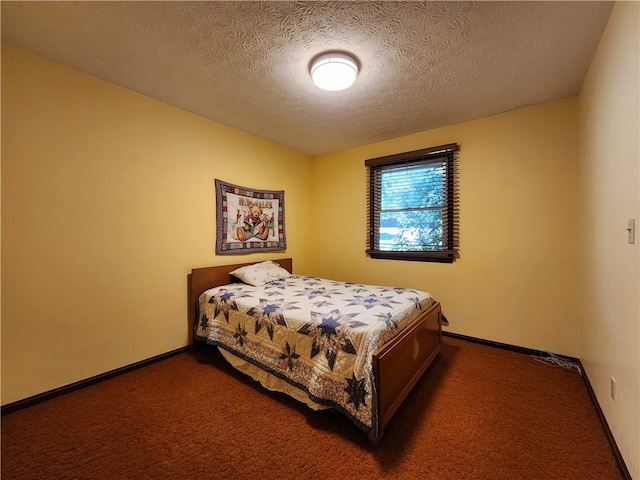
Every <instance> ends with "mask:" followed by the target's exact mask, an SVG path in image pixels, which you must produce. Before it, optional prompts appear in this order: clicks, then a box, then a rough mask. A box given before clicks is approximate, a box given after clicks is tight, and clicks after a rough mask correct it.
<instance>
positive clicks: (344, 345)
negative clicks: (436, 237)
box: [194, 275, 435, 439]
mask: <svg viewBox="0 0 640 480" xmlns="http://www.w3.org/2000/svg"><path fill="white" fill-rule="evenodd" d="M434 303H435V300H434V299H433V297H432V296H431V295H430V294H429V293H427V292H424V291H420V290H414V289H407V288H392V287H382V286H373V285H362V284H357V283H345V282H337V281H332V280H326V279H321V278H315V277H308V276H299V275H292V276H290V277H288V278H285V279H281V280H276V281H273V282H270V283H267V284H266V285H263V286H260V287H256V286H252V285H248V284H245V283H232V284H228V285H222V286H219V287H215V288H212V289H210V290H207V291H206V292H204V293H203V294H202V295H201V296H200V298H199V301H198V307H199V310H198V321H197V322H196V324H195V326H194V328H195V332H194V334H195V338H196V339H198V340H202V341H206V342H207V343H209V344H211V345H214V346H217V347H219V348H222V349H224V350H226V351H228V352H230V353H232V354H233V355H235V356H237V357H239V358H241V359H243V360H245V361H248V362H250V363H251V364H253V365H254V366H256V367H258V368H259V369H261V370H264V371H265V372H267V373H269V374H271V375H274V376H275V377H277V378H279V379H281V380H284V381H285V382H287V383H288V384H289V385H291V386H292V387H294V388H297V389H299V390H301V391H302V392H304V393H305V394H306V395H308V397H309V398H310V399H311V400H312V401H313V402H315V403H316V404H319V405H322V406H326V407H330V408H334V409H336V410H338V411H340V412H342V413H343V414H345V415H346V416H347V417H348V418H349V419H351V421H352V422H354V423H355V424H356V425H357V426H358V427H359V428H360V429H362V430H363V431H364V432H366V433H367V434H368V436H369V438H370V439H375V438H377V434H378V425H376V418H377V415H376V410H375V409H376V398H377V397H376V392H375V381H374V378H373V365H372V358H373V353H374V352H375V351H376V350H377V349H378V348H379V347H380V346H381V345H383V344H384V343H385V342H387V341H389V340H390V339H391V338H393V337H394V336H396V335H397V334H398V333H399V332H400V331H401V330H402V329H403V328H404V327H406V326H407V325H408V324H410V323H411V321H412V320H414V319H415V318H416V317H417V316H419V315H420V314H421V313H422V312H424V311H426V310H427V309H428V308H429V307H430V306H432V305H433V304H434Z"/></svg>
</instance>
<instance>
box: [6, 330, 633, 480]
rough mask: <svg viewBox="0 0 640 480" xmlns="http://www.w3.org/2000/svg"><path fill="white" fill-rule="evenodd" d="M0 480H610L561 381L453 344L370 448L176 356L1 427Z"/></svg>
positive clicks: (564, 374) (583, 409)
mask: <svg viewBox="0 0 640 480" xmlns="http://www.w3.org/2000/svg"><path fill="white" fill-rule="evenodd" d="M1 473H2V479H3V480H12V479H89V478H91V479H93V478H95V479H219V478H227V479H260V480H267V479H293V478H296V479H318V480H320V479H322V480H328V479H379V478H393V479H438V480H448V479H452V480H453V479H455V480H463V479H473V480H482V479H487V480H489V479H491V480H495V479H509V480H511V479H517V480H526V479H536V480H537V479H553V480H558V479H571V480H589V479H603V480H615V479H620V478H622V474H621V472H620V470H619V469H618V466H617V464H616V461H615V458H614V455H613V453H612V451H611V448H610V446H609V444H608V443H607V439H606V436H605V433H604V430H603V427H602V425H601V424H600V423H599V420H598V418H597V415H596V410H595V408H594V406H593V405H592V403H591V401H590V399H589V395H588V393H587V390H586V387H585V385H584V383H583V381H582V379H581V377H580V376H579V375H578V373H577V372H575V371H570V370H565V369H562V368H559V367H554V366H549V365H545V364H542V363H540V362H537V361H535V360H534V359H532V358H531V357H529V356H527V355H524V354H520V353H514V352H510V351H504V350H499V349H496V348H492V347H487V346H482V345H477V344H474V343H470V342H466V341H463V340H459V339H454V338H448V337H447V338H445V344H444V349H443V352H442V353H441V355H440V357H439V358H438V359H437V360H436V361H435V363H434V364H433V365H432V366H431V367H430V369H429V370H428V371H427V372H426V374H425V376H424V377H423V378H422V380H421V381H420V382H419V383H418V385H417V386H416V389H415V390H414V391H413V392H412V394H411V395H410V396H409V398H408V399H407V401H406V402H405V403H404V405H403V406H402V408H401V410H400V411H399V412H398V414H397V415H396V416H395V418H394V419H393V420H392V422H391V424H390V425H389V427H388V429H387V432H386V434H385V437H384V439H383V441H382V444H381V445H380V446H379V447H378V448H377V449H376V448H373V447H371V446H370V445H369V444H368V441H367V439H366V436H365V435H364V434H363V433H362V432H360V431H359V430H358V429H356V427H355V426H353V425H352V424H351V423H350V422H349V421H347V420H346V419H345V418H344V417H342V416H341V415H339V414H337V413H334V412H314V411H312V410H310V409H308V408H307V407H305V406H302V405H301V404H298V403H297V402H295V401H294V400H291V399H289V398H288V397H285V396H283V395H280V394H274V393H271V392H267V391H265V390H264V389H262V388H261V387H260V386H259V385H257V384H256V383H255V382H253V380H250V379H248V378H247V377H244V376H242V375H241V374H239V373H237V372H235V371H234V370H233V369H231V368H230V367H229V366H227V364H226V363H224V360H223V359H222V357H220V356H219V354H218V353H217V352H211V351H201V352H197V353H196V354H195V355H192V354H189V353H184V354H180V355H177V356H174V357H171V358H169V359H167V360H163V361H161V362H158V363H156V364H153V365H150V366H147V367H144V368H142V369H139V370H136V371H133V372H130V373H127V374H124V375H121V376H119V377H116V378H113V379H111V380H108V381H105V382H102V383H99V384H96V385H93V386H91V387H87V388H84V389H82V390H78V391H76V392H73V393H70V394H67V395H64V396H62V397H58V398H55V399H53V400H49V401H46V402H43V403H40V404H38V405H35V406H32V407H29V408H26V409H24V410H20V411H17V412H14V413H11V414H8V415H5V416H4V417H3V418H2V470H1Z"/></svg>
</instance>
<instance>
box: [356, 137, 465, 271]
mask: <svg viewBox="0 0 640 480" xmlns="http://www.w3.org/2000/svg"><path fill="white" fill-rule="evenodd" d="M457 152H458V145H457V144H455V143H454V144H449V145H442V146H439V147H433V148H427V149H424V150H417V151H414V152H407V153H401V154H398V155H391V156H388V157H381V158H373V159H369V160H366V161H365V166H366V167H367V173H368V177H369V198H368V206H369V221H368V229H369V247H368V249H367V254H369V256H370V257H371V258H384V259H394V260H417V261H423V262H445V263H451V262H453V261H454V259H455V257H456V256H457V253H458V251H457V248H458V229H457V227H458V218H457V217H458V201H457V199H458V196H457V191H456V189H457V164H456V156H457Z"/></svg>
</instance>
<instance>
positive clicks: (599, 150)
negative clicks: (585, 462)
mask: <svg viewBox="0 0 640 480" xmlns="http://www.w3.org/2000/svg"><path fill="white" fill-rule="evenodd" d="M639 5H640V4H639V3H638V2H620V3H617V4H616V6H615V7H614V9H613V12H612V14H611V18H610V20H609V24H608V26H607V29H606V30H605V32H604V35H603V37H602V39H601V41H600V45H599V47H598V51H597V53H596V55H595V57H594V59H593V61H592V64H591V68H590V70H589V73H588V75H587V78H586V80H585V83H584V85H583V90H582V93H581V95H580V104H581V114H582V115H581V121H582V172H581V175H582V182H581V183H582V187H583V191H582V199H583V201H582V208H581V212H582V225H583V231H582V235H581V237H582V244H583V254H582V256H581V258H580V265H582V266H583V273H582V278H583V279H584V284H583V292H582V293H583V294H582V299H583V302H582V309H581V311H580V316H581V319H582V322H583V324H584V332H585V334H584V339H583V345H582V347H581V350H580V351H581V359H582V363H583V365H584V366H585V370H586V372H587V376H588V377H589V381H590V383H591V384H592V386H593V388H594V391H595V393H596V396H597V397H598V403H599V404H600V407H601V408H602V410H603V412H604V414H605V416H606V417H607V422H608V424H609V427H610V428H611V430H612V432H613V435H614V437H615V438H616V442H617V443H618V447H619V448H620V450H621V452H622V454H623V456H624V458H625V462H626V464H627V467H628V468H629V471H630V473H631V475H632V477H633V478H636V479H638V478H640V441H639V438H638V435H639V433H638V432H640V416H639V415H640V385H639V382H640V352H639V350H640V280H639V276H640V275H639V272H640V255H639V245H640V232H639V229H640V194H639V193H638V192H639V190H640V179H639V176H640V141H639V139H638V136H639V132H640V119H639V117H640V113H639V106H640V96H639V88H640V75H639V73H638V72H639V70H640V65H639V59H640V47H639V45H640V34H639V26H640V7H639ZM630 218H635V219H636V243H635V244H629V243H627V232H626V228H627V221H628V219H630ZM611 377H614V378H615V379H616V385H617V392H616V399H615V401H614V400H613V399H612V398H611V395H610V378H611Z"/></svg>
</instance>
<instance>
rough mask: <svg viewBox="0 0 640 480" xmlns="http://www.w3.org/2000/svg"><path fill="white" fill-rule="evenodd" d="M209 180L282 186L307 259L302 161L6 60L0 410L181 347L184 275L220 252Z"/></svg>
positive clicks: (296, 252)
mask: <svg viewBox="0 0 640 480" xmlns="http://www.w3.org/2000/svg"><path fill="white" fill-rule="evenodd" d="M214 178H220V179H223V180H225V181H228V182H231V183H236V184H240V185H244V186H248V187H255V188H264V189H278V190H280V189H283V190H285V202H286V227H287V239H288V242H289V248H288V250H287V251H286V252H278V253H271V254H265V255H252V256H251V259H252V260H253V259H256V260H261V259H263V258H278V257H282V256H285V255H286V256H292V257H294V259H295V262H294V268H296V270H297V271H300V272H303V271H305V269H308V266H306V265H305V259H306V258H307V256H308V255H307V248H308V247H307V245H308V235H309V233H310V230H311V228H310V220H311V219H310V217H309V215H308V208H307V205H308V204H309V202H310V190H311V188H310V187H311V164H310V159H309V158H308V157H307V156H304V155H301V154H298V153H295V152H292V151H290V150H287V149H285V148H282V147H279V146H277V145H274V144H271V143H268V142H266V141H263V140H260V139H258V138H255V137H252V136H249V135H246V134H244V133H240V132H238V131H235V130H233V129H230V128H227V127H224V126H222V125H219V124H216V123H213V122H210V121H207V120H204V119H202V118H200V117H197V116H195V115H192V114H189V113H186V112H184V111H181V110H178V109H175V108H172V107H170V106H167V105H165V104H162V103H159V102H157V101H154V100H151V99H149V98H146V97H143V96H140V95H137V94H135V93H132V92H130V91H127V90H124V89H121V88H119V87H116V86H114V85H112V84H109V83H106V82H103V81H100V80H98V79H96V78H93V77H90V76H86V75H83V74H81V73H79V72H77V71H74V70H71V69H68V68H65V67H63V66H61V65H58V64H55V63H52V62H49V61H47V60H44V59H42V58H39V57H36V56H33V55H30V54H26V53H24V52H22V51H20V50H16V49H14V48H12V47H8V46H3V49H2V297H3V302H2V404H7V403H10V402H12V401H16V400H19V399H23V398H25V397H28V396H31V395H35V394H38V393H41V392H44V391H48V390H51V389H53V388H56V387H60V386H63V385H66V384H69V383H71V382H74V381H78V380H81V379H85V378H88V377H91V376H94V375H97V374H100V373H104V372H106V371H109V370H112V369H115V368H119V367H122V366H124V365H128V364H131V363H134V362H136V361H139V360H143V359H146V358H149V357H152V356H154V355H158V354H162V353H165V352H167V351H171V350H173V349H176V348H180V347H183V346H184V345H186V344H187V338H188V337H187V320H186V316H187V313H186V312H187V306H186V276H187V273H188V272H189V271H190V269H191V268H193V267H200V266H206V265H213V264H220V263H231V261H246V260H247V259H248V257H246V256H233V257H229V256H215V253H214V240H215V192H214V184H213V181H214Z"/></svg>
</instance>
